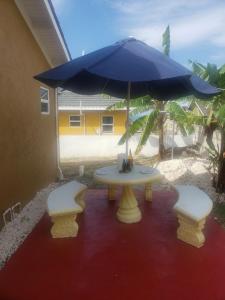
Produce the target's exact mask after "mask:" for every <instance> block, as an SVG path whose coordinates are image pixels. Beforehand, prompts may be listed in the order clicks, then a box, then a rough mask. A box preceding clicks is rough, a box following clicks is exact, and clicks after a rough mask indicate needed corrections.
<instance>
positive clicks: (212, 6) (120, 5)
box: [52, 0, 225, 66]
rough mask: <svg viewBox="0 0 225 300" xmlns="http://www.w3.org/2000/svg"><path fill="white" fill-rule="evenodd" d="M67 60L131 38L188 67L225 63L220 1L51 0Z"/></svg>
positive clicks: (224, 14)
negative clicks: (165, 39) (165, 43)
mask: <svg viewBox="0 0 225 300" xmlns="http://www.w3.org/2000/svg"><path fill="white" fill-rule="evenodd" d="M52 3H53V5H54V7H55V10H56V14H57V16H58V18H59V21H60V24H61V27H62V30H63V32H64V35H65V38H66V41H67V43H68V46H69V49H70V52H71V55H72V57H73V58H75V57H78V56H80V55H81V54H82V51H83V50H84V51H85V53H89V52H91V51H94V50H97V49H98V48H101V47H104V46H107V45H109V44H111V43H114V42H116V41H117V40H120V39H123V38H126V37H128V36H134V37H136V38H138V39H141V40H142V41H145V42H146V43H148V44H149V45H151V46H153V47H155V48H157V49H159V50H161V39H162V33H163V31H164V30H165V28H166V26H167V25H168V24H169V25H170V29H171V57H172V58H173V59H175V60H177V61H179V62H180V63H182V64H184V65H186V66H188V59H192V60H195V61H199V62H201V63H207V62H211V63H215V64H217V65H222V64H224V63H225V0H136V1H134V0H52Z"/></svg>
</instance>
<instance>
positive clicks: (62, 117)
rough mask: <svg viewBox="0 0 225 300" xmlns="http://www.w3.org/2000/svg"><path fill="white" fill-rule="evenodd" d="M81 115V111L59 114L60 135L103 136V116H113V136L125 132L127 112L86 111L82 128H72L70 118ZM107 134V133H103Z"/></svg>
mask: <svg viewBox="0 0 225 300" xmlns="http://www.w3.org/2000/svg"><path fill="white" fill-rule="evenodd" d="M70 115H79V111H63V112H59V134H60V135H84V134H86V135H95V134H97V135H98V134H101V122H102V116H113V122H114V127H113V134H115V135H121V134H123V133H124V132H125V121H126V112H125V111H110V112H109V111H85V112H83V115H82V116H81V126H80V127H70V124H69V116H70ZM103 134H105V133H103Z"/></svg>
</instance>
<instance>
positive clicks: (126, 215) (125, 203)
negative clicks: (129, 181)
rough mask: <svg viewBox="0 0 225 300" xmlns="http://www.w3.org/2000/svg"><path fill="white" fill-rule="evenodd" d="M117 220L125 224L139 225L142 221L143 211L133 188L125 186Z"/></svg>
mask: <svg viewBox="0 0 225 300" xmlns="http://www.w3.org/2000/svg"><path fill="white" fill-rule="evenodd" d="M116 215H117V218H118V220H119V221H121V222H123V223H129V224H130V223H137V222H139V221H140V220H141V211H140V209H139V207H138V203H137V200H136V198H135V195H134V193H133V190H132V187H131V186H124V187H123V192H122V197H121V200H120V204H119V209H118V211H117V214H116Z"/></svg>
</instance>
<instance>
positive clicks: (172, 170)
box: [0, 157, 223, 269]
mask: <svg viewBox="0 0 225 300" xmlns="http://www.w3.org/2000/svg"><path fill="white" fill-rule="evenodd" d="M207 166H208V161H207V160H206V159H200V158H196V157H195V158H190V157H189V158H183V159H174V160H168V161H163V162H160V163H159V165H158V166H157V168H158V169H159V170H160V172H161V173H162V174H163V175H164V176H165V180H164V182H163V183H162V184H161V185H155V186H154V189H165V188H166V189H170V187H171V186H170V183H172V184H173V185H174V184H193V185H195V186H198V187H199V188H200V189H202V190H204V191H205V192H206V193H207V194H208V195H209V196H210V197H211V199H212V200H214V201H215V200H217V199H218V197H219V196H218V194H217V193H216V192H215V191H214V188H213V187H212V184H211V176H210V174H209V173H208V171H207ZM57 185H58V184H57V183H53V184H51V185H49V186H48V187H47V188H45V189H43V190H41V191H40V192H39V193H37V194H36V196H35V197H34V198H33V199H32V200H31V201H30V202H29V203H28V204H27V205H26V206H25V207H24V208H23V210H22V211H21V213H20V214H19V215H18V216H17V217H16V219H15V220H14V221H13V222H11V223H9V224H7V226H5V227H4V228H3V229H2V231H1V232H0V269H1V268H2V267H3V265H4V263H5V262H6V261H7V260H8V259H9V258H10V256H11V255H12V254H13V253H14V252H15V251H16V249H17V248H18V247H19V246H20V245H21V244H22V243H23V241H24V240H25V238H26V237H27V235H28V234H29V233H30V232H31V231H32V229H33V228H34V226H35V225H36V224H37V223H38V221H39V220H40V218H41V217H42V216H43V214H44V212H45V210H46V199H47V197H48V194H49V193H50V191H51V190H53V189H54V188H55V187H56V186H57ZM221 200H223V199H221Z"/></svg>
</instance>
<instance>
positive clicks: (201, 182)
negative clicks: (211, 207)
mask: <svg viewBox="0 0 225 300" xmlns="http://www.w3.org/2000/svg"><path fill="white" fill-rule="evenodd" d="M208 166H209V163H208V160H206V159H201V158H197V157H188V158H183V159H174V160H167V161H163V162H160V163H159V165H158V166H157V169H159V170H160V172H161V173H162V174H163V175H164V176H165V179H166V180H165V181H164V184H165V185H168V184H167V183H168V182H169V183H172V184H173V185H176V184H191V185H195V186H197V187H199V188H200V189H201V190H203V191H205V192H206V193H207V194H208V195H209V196H210V198H211V199H212V200H213V201H215V200H218V198H219V197H223V196H220V195H219V194H217V193H216V192H215V189H214V188H213V187H212V182H211V175H210V174H209V172H208V170H207V167H208ZM168 187H169V185H168ZM221 200H222V199H221Z"/></svg>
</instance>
